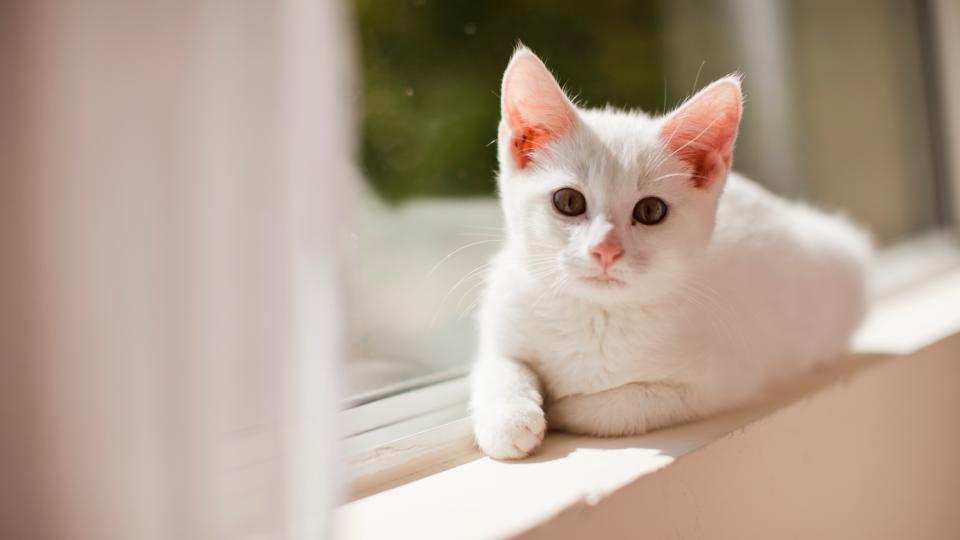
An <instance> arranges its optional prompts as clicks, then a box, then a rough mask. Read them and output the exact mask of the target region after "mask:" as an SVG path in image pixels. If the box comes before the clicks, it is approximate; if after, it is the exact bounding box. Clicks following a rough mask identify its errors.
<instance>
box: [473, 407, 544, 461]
mask: <svg viewBox="0 0 960 540" xmlns="http://www.w3.org/2000/svg"><path fill="white" fill-rule="evenodd" d="M474 423H475V424H474V430H475V432H476V436H477V444H478V445H480V449H481V450H483V453H484V454H486V455H488V456H490V457H492V458H495V459H520V458H524V457H527V456H529V455H530V454H532V453H533V451H534V450H536V449H537V447H538V446H540V443H542V442H543V436H544V434H545V433H546V431H547V421H546V418H545V417H544V415H543V409H542V408H541V407H540V403H538V402H537V401H535V400H532V399H529V398H526V397H517V398H513V399H510V400H507V401H505V402H503V403H498V404H497V405H496V406H495V407H494V408H493V409H492V410H488V411H483V414H479V415H476V414H475V415H474Z"/></svg>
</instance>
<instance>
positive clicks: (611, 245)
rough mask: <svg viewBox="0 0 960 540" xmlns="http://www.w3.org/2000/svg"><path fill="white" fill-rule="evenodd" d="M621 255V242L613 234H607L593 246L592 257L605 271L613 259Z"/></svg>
mask: <svg viewBox="0 0 960 540" xmlns="http://www.w3.org/2000/svg"><path fill="white" fill-rule="evenodd" d="M621 255H623V244H621V243H620V239H619V238H617V237H616V236H614V235H609V236H607V237H606V238H604V239H603V242H600V243H599V244H597V245H596V246H594V247H593V257H594V258H595V259H597V262H599V263H600V266H602V267H603V270H604V271H606V270H607V268H610V265H611V264H613V262H614V261H616V260H617V259H619V258H620V256H621Z"/></svg>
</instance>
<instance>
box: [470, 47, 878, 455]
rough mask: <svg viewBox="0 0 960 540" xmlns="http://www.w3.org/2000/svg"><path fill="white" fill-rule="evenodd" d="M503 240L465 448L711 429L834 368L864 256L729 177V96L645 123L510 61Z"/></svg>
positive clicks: (810, 216)
mask: <svg viewBox="0 0 960 540" xmlns="http://www.w3.org/2000/svg"><path fill="white" fill-rule="evenodd" d="M501 95H502V104H501V105H502V109H501V112H502V117H501V121H500V128H499V161H500V175H499V187H500V198H501V202H502V206H503V212H504V216H505V222H506V231H507V240H506V242H505V245H504V247H503V249H502V251H501V252H500V253H499V254H498V255H497V257H496V258H495V259H494V261H493V265H492V270H491V272H490V274H489V277H488V282H489V283H488V288H487V290H486V293H485V296H484V300H483V305H482V307H481V310H480V350H479V357H478V358H477V362H476V366H475V368H474V373H473V381H472V383H473V384H472V386H473V387H472V391H473V394H472V399H471V408H472V411H473V418H474V422H475V426H476V428H475V429H476V438H477V442H478V443H479V445H480V447H481V448H482V449H483V451H484V452H485V453H487V454H488V455H490V456H492V457H495V458H520V457H523V456H527V455H529V454H530V453H532V452H533V451H534V450H535V449H536V448H537V446H539V444H540V442H541V441H542V440H543V436H544V432H545V430H546V428H547V426H548V425H549V426H550V428H551V429H563V430H567V431H571V432H575V433H584V434H591V435H626V434H637V433H642V432H645V431H647V430H650V429H655V428H659V427H663V426H667V425H670V424H674V423H677V422H683V421H686V420H691V419H694V418H699V417H702V416H704V415H708V414H712V413H715V412H717V411H720V410H722V409H725V408H729V407H732V406H735V405H737V404H740V403H743V402H744V401H746V400H748V399H750V398H753V397H755V396H757V395H758V394H759V393H760V392H761V391H762V390H764V389H765V388H766V387H768V386H769V385H770V384H771V383H775V382H778V381H781V380H783V379H786V378H788V377H791V376H793V375H795V374H797V373H799V372H802V371H804V370H808V369H810V368H811V367H812V366H813V365H814V364H816V363H818V362H821V361H825V360H829V359H830V358H832V357H835V356H837V355H838V354H839V353H841V352H843V351H844V350H845V349H846V347H847V344H848V339H849V337H850V334H851V333H852V331H853V330H854V329H855V327H856V326H857V324H858V323H859V321H860V319H861V317H862V315H863V312H864V304H865V290H864V289H865V286H864V267H865V265H866V261H867V259H868V257H869V255H870V242H869V240H868V238H867V236H866V235H865V234H864V233H863V232H861V231H860V230H858V229H856V228H854V227H853V226H851V225H850V224H848V223H846V222H845V221H843V220H842V219H839V218H837V217H831V216H827V215H825V214H822V213H819V212H817V211H815V210H813V209H811V208H808V207H805V206H802V205H798V204H795V203H790V202H787V201H785V200H783V199H780V198H778V197H776V196H774V195H772V194H771V193H769V192H767V191H766V190H764V189H763V188H761V187H760V186H758V185H757V184H754V183H753V182H751V181H749V180H747V179H745V178H743V177H741V176H739V175H737V174H736V173H732V172H730V165H731V161H732V151H733V146H734V142H735V140H736V136H737V129H738V126H739V122H740V116H741V111H742V102H743V99H742V95H741V92H740V80H739V78H738V77H735V76H732V77H727V78H724V79H720V80H718V81H716V82H714V83H713V84H711V85H709V86H707V87H706V88H704V89H703V90H702V91H700V92H699V93H698V94H697V95H695V96H694V97H693V98H691V99H690V100H688V101H687V102H686V103H684V104H683V105H682V106H680V108H679V109H677V110H676V111H674V112H673V113H671V114H669V115H667V116H665V117H660V118H651V117H649V116H646V115H644V114H642V113H639V112H623V111H617V110H613V109H610V108H607V109H603V110H582V109H579V108H577V107H576V106H575V105H573V104H572V103H571V102H570V100H569V99H568V98H567V97H566V95H564V93H563V91H562V90H561V89H560V86H559V85H558V84H557V83H556V81H555V80H554V78H553V77H552V76H551V74H550V72H549V71H548V70H547V68H546V67H545V66H544V65H543V63H542V62H541V61H540V59H539V58H537V57H536V55H534V54H533V53H532V52H530V51H529V50H528V49H526V48H521V49H519V50H518V51H517V52H516V53H515V54H514V56H513V58H512V59H511V61H510V65H509V66H508V67H507V70H506V73H505V74H504V78H503V91H502V94H501Z"/></svg>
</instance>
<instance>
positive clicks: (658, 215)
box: [633, 197, 667, 225]
mask: <svg viewBox="0 0 960 540" xmlns="http://www.w3.org/2000/svg"><path fill="white" fill-rule="evenodd" d="M666 217H667V203H665V202H663V199H661V198H659V197H644V198H643V199H640V202H638V203H637V205H636V206H634V207H633V219H635V220H636V221H638V222H639V223H643V224H644V225H656V224H657V223H660V222H661V221H663V220H664V218H666Z"/></svg>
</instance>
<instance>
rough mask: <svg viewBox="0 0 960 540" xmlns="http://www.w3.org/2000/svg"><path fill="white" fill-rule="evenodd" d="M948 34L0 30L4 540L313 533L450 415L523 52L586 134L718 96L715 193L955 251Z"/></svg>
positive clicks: (678, 8)
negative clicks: (729, 168)
mask: <svg viewBox="0 0 960 540" xmlns="http://www.w3.org/2000/svg"><path fill="white" fill-rule="evenodd" d="M937 6H939V8H937ZM935 8H937V9H935ZM946 8H950V9H946ZM943 14H947V15H949V16H950V17H952V19H950V20H946V19H944V18H943ZM944 28H946V29H958V28H960V10H958V9H957V8H956V6H955V4H954V3H953V1H952V0H845V1H844V2H832V1H827V0H804V1H800V0H793V1H791V0H776V1H766V0H674V1H667V0H650V1H645V2H628V1H620V0H593V1H591V2H588V3H556V2H547V1H543V0H517V1H512V2H506V1H491V2H467V1H463V0H443V1H441V0H398V1H395V2H374V1H372V0H276V1H275V2H235V1H232V0H171V1H165V2H111V1H109V0H75V1H71V2H64V1H59V0H7V1H3V2H0V77H2V82H3V84H0V258H2V260H0V369H2V371H0V427H2V431H0V479H2V482H0V538H4V539H6V538H17V539H19V538H30V539H33V538H38V539H46V538H51V539H54V538H56V539H59V538H71V539H96V540H102V539H114V538H116V539H124V540H126V539H131V538H136V539H141V538H144V539H157V540H160V539H167V538H202V539H205V540H206V539H210V538H238V537H244V538H317V537H323V536H327V535H330V534H331V531H332V529H331V525H330V521H329V519H328V513H329V512H328V511H329V509H330V508H332V507H333V506H334V505H335V504H336V503H337V502H338V501H339V500H342V499H343V496H344V491H345V487H344V485H345V482H344V481H343V478H342V476H343V474H344V472H343V470H342V468H341V467H340V466H339V461H338V460H339V459H340V454H342V453H345V452H349V451H350V448H348V449H347V450H346V451H345V450H344V448H342V447H340V446H339V445H338V443H341V442H344V441H343V439H344V438H346V439H347V440H346V441H345V442H344V445H345V446H349V445H347V444H346V443H349V442H350V441H358V442H357V444H355V445H354V446H353V447H352V449H353V450H356V449H363V450H370V449H371V448H375V447H376V446H377V445H378V444H381V443H383V442H385V441H392V440H396V439H397V438H400V437H403V436H406V435H409V434H411V433H414V432H417V431H418V430H423V429H426V428H428V427H431V426H436V425H439V424H441V423H443V422H445V421H449V420H454V419H462V418H464V417H465V415H466V405H465V400H466V392H467V390H466V382H465V379H464V375H465V374H466V372H467V370H468V368H469V364H470V361H471V359H472V356H473V351H474V347H475V338H474V332H475V329H474V324H473V313H474V310H475V309H476V305H477V301H478V295H479V293H480V291H481V290H482V287H483V276H484V271H485V264H486V262H487V260H488V259H489V256H490V255H491V254H492V253H493V252H494V251H495V250H496V249H497V247H498V245H499V244H500V242H501V241H502V234H503V232H502V228H501V217H500V210H499V207H498V205H497V201H496V199H495V180H494V177H495V169H496V161H495V155H496V152H495V147H494V144H493V143H494V138H495V135H496V126H497V121H498V106H499V96H498V91H499V87H500V77H501V74H502V71H503V69H504V68H505V66H506V63H507V61H508V59H509V57H510V54H511V52H512V51H513V49H514V47H515V45H516V43H517V42H518V41H523V42H524V43H525V44H527V45H528V46H530V47H531V48H532V49H533V50H534V51H536V52H537V53H538V54H539V55H540V56H541V57H542V58H543V59H544V60H545V61H546V63H547V65H548V66H549V67H550V68H551V69H553V70H554V72H555V73H556V74H557V76H558V78H559V80H560V81H561V82H562V83H563V84H564V85H565V86H566V88H567V89H568V91H569V92H570V93H571V94H572V95H574V96H576V97H577V99H579V100H580V102H581V103H582V104H584V105H586V106H602V105H605V104H607V103H610V104H612V105H615V106H619V107H625V108H641V109H643V110H645V111H648V112H651V113H662V112H664V111H667V110H670V109H671V108H672V107H674V106H675V105H676V104H677V103H679V102H680V101H681V100H682V99H684V98H685V97H687V96H689V95H691V94H692V93H693V92H694V91H695V90H696V89H698V88H699V87H702V86H703V85H705V84H707V83H708V82H709V81H711V80H712V79H715V78H716V77H719V76H722V75H725V74H727V73H730V72H733V71H739V72H742V73H743V74H744V76H745V79H744V90H745V93H746V96H747V103H746V109H745V119H744V124H743V127H742V131H741V136H740V140H739V143H738V147H737V152H736V157H735V167H736V168H737V169H739V170H740V171H742V172H744V173H746V174H747V175H749V176H750V177H752V178H753V179H755V180H757V181H759V182H760V183H762V184H764V185H766V186H768V187H769V188H770V189H772V190H773V191H775V192H777V193H780V194H783V195H785V196H789V197H794V198H798V199H802V200H807V201H810V202H813V203H815V204H817V205H820V206H822V207H824V208H826V209H829V210H831V211H837V212H842V213H845V214H847V215H849V216H850V217H852V218H853V219H855V220H857V221H859V222H861V223H863V224H864V225H865V226H867V227H868V228H869V229H870V230H871V231H872V232H873V233H874V235H875V236H876V238H877V240H878V242H879V244H880V246H882V247H883V248H884V249H889V250H895V249H899V248H900V247H903V246H909V245H914V243H915V242H916V241H925V240H924V239H931V238H932V239H934V240H936V239H938V238H939V239H941V240H943V242H942V243H936V242H934V243H933V244H928V245H930V246H932V247H934V248H938V249H939V248H943V249H940V251H939V252H941V253H954V254H955V251H956V250H955V247H956V242H955V239H954V238H953V237H951V236H949V235H948V234H947V233H946V232H945V231H946V230H947V229H948V228H950V227H954V228H955V223H956V216H955V215H954V214H955V211H952V209H956V208H960V205H958V204H957V203H956V202H954V203H951V201H958V200H960V199H958V197H957V190H956V189H951V187H952V186H955V185H956V184H957V182H956V181H955V180H953V181H951V180H949V179H950V178H955V175H956V173H957V171H960V162H958V158H960V148H958V147H957V144H958V139H956V138H954V139H953V140H952V142H951V140H950V139H948V138H947V136H946V135H947V131H948V130H947V129H946V128H945V126H946V125H948V124H949V125H952V126H957V125H960V108H956V107H955V108H954V109H951V110H946V109H945V108H944V104H946V103H953V104H956V103H957V96H958V95H960V72H958V70H957V69H956V65H958V64H957V59H958V58H960V56H958V55H960V41H958V38H957V36H958V35H960V32H946V31H944V30H943V29H944ZM946 89H952V90H950V91H949V93H948V91H947V90H946ZM948 119H950V120H948ZM950 144H952V145H953V147H952V148H953V150H948V148H950V147H949V145H950ZM951 174H953V175H954V176H953V177H951V176H950V175H951ZM944 246H947V247H944ZM931 253H932V254H934V255H935V254H936V253H938V251H936V250H932V251H931V250H924V251H922V255H921V256H919V257H914V259H923V258H924V257H927V256H929V255H930V254H931ZM921 262H923V261H921ZM954 262H955V261H954ZM388 398H389V399H388ZM394 428H396V429H394ZM383 430H386V431H383ZM347 436H350V437H349V438H347ZM461 439H462V441H461V442H462V443H463V445H464V446H467V447H469V448H470V449H472V439H470V435H469V434H467V435H464V436H463V437H461ZM374 454H375V452H374ZM402 457H403V456H401V458H402ZM370 463H372V466H373V467H374V468H377V467H380V468H385V467H386V466H384V465H382V463H380V462H376V460H372V461H371V462H370Z"/></svg>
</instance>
